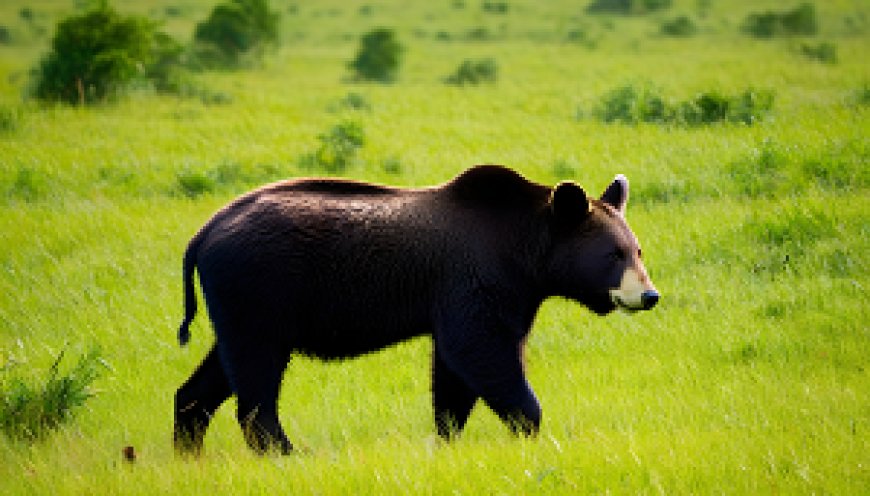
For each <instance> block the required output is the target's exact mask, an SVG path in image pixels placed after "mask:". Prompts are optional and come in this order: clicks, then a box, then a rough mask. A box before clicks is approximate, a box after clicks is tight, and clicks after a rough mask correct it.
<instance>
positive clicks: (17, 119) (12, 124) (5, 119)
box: [0, 105, 24, 135]
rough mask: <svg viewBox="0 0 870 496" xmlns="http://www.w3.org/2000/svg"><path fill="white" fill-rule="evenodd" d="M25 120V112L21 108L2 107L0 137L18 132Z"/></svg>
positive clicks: (0, 109) (0, 112)
mask: <svg viewBox="0 0 870 496" xmlns="http://www.w3.org/2000/svg"><path fill="white" fill-rule="evenodd" d="M23 120H24V112H22V111H21V109H20V108H18V107H10V106H6V105H0V135H2V134H5V133H12V132H14V131H17V130H18V128H19V127H21V122H22V121H23Z"/></svg>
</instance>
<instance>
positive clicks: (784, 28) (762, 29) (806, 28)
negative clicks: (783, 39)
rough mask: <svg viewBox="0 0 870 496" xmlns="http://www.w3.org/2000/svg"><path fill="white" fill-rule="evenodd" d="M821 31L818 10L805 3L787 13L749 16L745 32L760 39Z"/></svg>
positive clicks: (744, 24) (764, 13)
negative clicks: (817, 15)
mask: <svg viewBox="0 0 870 496" xmlns="http://www.w3.org/2000/svg"><path fill="white" fill-rule="evenodd" d="M818 29H819V22H818V19H817V17H816V8H815V6H814V5H813V4H810V3H804V4H801V5H799V6H798V7H795V8H794V9H793V10H789V11H785V12H775V11H767V12H763V13H754V14H749V15H748V16H747V17H746V20H745V21H744V23H743V30H744V31H745V32H746V33H748V34H750V35H752V36H755V37H758V38H771V37H774V36H783V35H814V34H816V32H817V31H818Z"/></svg>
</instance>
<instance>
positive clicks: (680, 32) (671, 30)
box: [660, 16, 698, 37]
mask: <svg viewBox="0 0 870 496" xmlns="http://www.w3.org/2000/svg"><path fill="white" fill-rule="evenodd" d="M660 31H661V33H662V34H663V35H666V36H680V37H684V36H692V35H694V34H695V33H697V32H698V27H697V26H695V23H694V21H692V19H691V18H690V17H688V16H679V17H675V18H673V19H670V20H667V21H664V22H663V23H662V26H661V30H660Z"/></svg>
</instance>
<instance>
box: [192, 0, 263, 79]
mask: <svg viewBox="0 0 870 496" xmlns="http://www.w3.org/2000/svg"><path fill="white" fill-rule="evenodd" d="M279 24H280V15H279V14H278V13H277V12H275V11H272V10H271V9H270V8H269V3H268V0H230V1H228V2H227V3H222V4H219V5H217V6H215V8H214V9H212V11H211V14H210V15H209V17H208V19H206V20H205V21H203V22H201V23H199V24H197V25H196V29H195V31H194V36H193V38H194V42H195V45H194V59H195V61H194V63H195V64H196V65H198V66H199V67H200V68H235V67H239V66H243V65H245V64H246V63H248V62H249V61H252V60H256V59H258V58H259V57H260V56H261V55H262V52H263V49H264V48H265V47H267V46H269V45H274V44H277V43H278V28H279Z"/></svg>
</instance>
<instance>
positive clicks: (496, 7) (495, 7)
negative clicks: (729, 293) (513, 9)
mask: <svg viewBox="0 0 870 496" xmlns="http://www.w3.org/2000/svg"><path fill="white" fill-rule="evenodd" d="M482 8H483V11H484V12H488V13H490V14H507V12H508V10H510V4H508V3H507V2H483V5H482Z"/></svg>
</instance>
